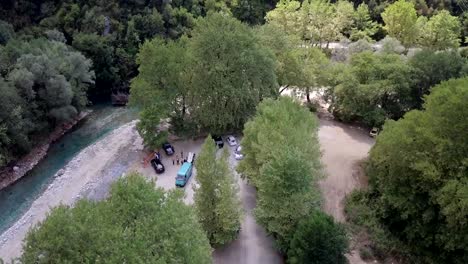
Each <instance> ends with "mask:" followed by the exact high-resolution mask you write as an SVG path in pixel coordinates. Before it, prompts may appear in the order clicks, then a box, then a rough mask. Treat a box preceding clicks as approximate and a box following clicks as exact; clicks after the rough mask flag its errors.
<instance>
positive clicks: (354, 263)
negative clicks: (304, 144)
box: [318, 118, 374, 264]
mask: <svg viewBox="0 0 468 264" xmlns="http://www.w3.org/2000/svg"><path fill="white" fill-rule="evenodd" d="M318 136H319V141H320V147H321V150H322V164H323V166H324V169H325V173H326V178H325V179H323V180H322V181H321V182H320V187H321V190H322V193H323V198H324V204H323V208H324V210H325V211H326V212H327V213H328V214H330V215H332V216H333V217H334V218H335V219H336V220H338V221H340V222H345V215H344V198H345V196H346V195H347V194H348V193H350V192H351V191H352V190H354V189H356V188H359V187H362V186H363V185H365V184H366V180H365V179H363V175H362V172H361V171H360V166H359V165H360V162H361V161H362V160H363V159H365V158H366V157H367V155H368V152H369V150H370V148H371V147H372V145H373V144H374V139H372V138H370V137H369V136H368V134H367V131H364V130H362V129H359V128H353V127H350V126H349V125H344V124H342V123H339V122H337V121H333V120H331V119H327V118H323V119H320V128H319V133H318ZM347 258H348V261H349V263H350V264H362V263H366V262H364V261H363V260H362V259H361V258H360V256H359V253H358V252H357V251H356V250H352V251H351V252H350V253H349V254H347Z"/></svg>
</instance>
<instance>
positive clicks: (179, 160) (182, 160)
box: [172, 151, 187, 165]
mask: <svg viewBox="0 0 468 264" xmlns="http://www.w3.org/2000/svg"><path fill="white" fill-rule="evenodd" d="M186 161H187V158H184V152H183V151H181V152H180V157H179V155H178V154H176V157H175V159H172V165H175V164H176V163H177V165H179V164H180V165H182V164H183V163H184V162H186Z"/></svg>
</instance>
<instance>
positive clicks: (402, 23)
mask: <svg viewBox="0 0 468 264" xmlns="http://www.w3.org/2000/svg"><path fill="white" fill-rule="evenodd" d="M382 19H383V21H384V22H385V26H384V29H385V30H386V31H387V33H388V35H389V36H390V37H394V38H396V39H398V40H399V41H401V43H402V44H403V45H404V46H405V47H409V46H411V45H413V44H414V43H416V40H417V37H418V27H417V20H418V17H417V15H416V9H415V8H414V4H413V3H412V2H407V1H406V0H398V1H397V2H395V3H393V4H391V5H389V6H388V7H387V8H385V10H384V12H383V13H382Z"/></svg>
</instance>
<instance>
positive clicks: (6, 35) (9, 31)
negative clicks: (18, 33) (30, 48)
mask: <svg viewBox="0 0 468 264" xmlns="http://www.w3.org/2000/svg"><path fill="white" fill-rule="evenodd" d="M14 35H15V31H14V30H13V26H12V25H10V24H9V23H7V22H5V21H3V20H0V45H5V44H6V43H7V42H8V41H9V40H10V39H11V38H13V36H14Z"/></svg>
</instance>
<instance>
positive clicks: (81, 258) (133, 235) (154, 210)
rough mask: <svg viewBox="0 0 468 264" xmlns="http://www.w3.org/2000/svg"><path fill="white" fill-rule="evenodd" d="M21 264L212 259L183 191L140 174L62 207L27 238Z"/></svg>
mask: <svg viewBox="0 0 468 264" xmlns="http://www.w3.org/2000/svg"><path fill="white" fill-rule="evenodd" d="M20 260H21V262H22V263H70V262H74V263H78V262H103V263H117V262H118V263H123V262H125V263H143V262H144V263H200V264H201V263H203V264H204V263H210V262H211V248H210V245H209V243H208V239H207V238H206V236H205V234H204V232H203V230H202V228H201V225H200V224H199V223H198V221H197V219H196V214H195V211H194V209H193V208H192V207H191V206H187V205H185V204H184V202H183V194H182V192H180V191H171V192H164V191H163V190H162V189H160V188H156V189H155V187H154V183H148V182H147V181H146V179H145V178H143V177H142V176H140V175H137V174H130V175H128V176H126V177H124V178H121V179H119V180H118V181H117V182H116V183H114V184H113V185H112V187H111V191H110V196H109V198H107V199H106V200H104V201H100V202H92V201H88V200H81V201H79V202H78V203H76V204H75V206H74V207H67V206H59V207H57V208H54V209H53V210H52V211H51V213H50V214H49V216H48V217H47V218H46V220H44V221H43V222H41V223H40V224H39V225H37V226H35V227H34V228H33V229H32V230H31V231H29V233H28V235H27V236H26V239H25V246H24V249H23V255H22V256H21V259H20Z"/></svg>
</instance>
